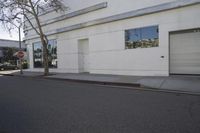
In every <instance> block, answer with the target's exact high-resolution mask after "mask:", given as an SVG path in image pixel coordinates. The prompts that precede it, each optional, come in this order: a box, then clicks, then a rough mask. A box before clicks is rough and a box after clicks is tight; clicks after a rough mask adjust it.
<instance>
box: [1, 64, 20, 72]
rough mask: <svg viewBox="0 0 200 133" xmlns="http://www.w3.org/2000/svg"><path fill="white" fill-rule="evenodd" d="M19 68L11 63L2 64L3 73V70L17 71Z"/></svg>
mask: <svg viewBox="0 0 200 133" xmlns="http://www.w3.org/2000/svg"><path fill="white" fill-rule="evenodd" d="M17 69H18V67H17V65H13V64H10V63H4V64H0V70H1V71H3V70H17Z"/></svg>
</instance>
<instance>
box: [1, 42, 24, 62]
mask: <svg viewBox="0 0 200 133" xmlns="http://www.w3.org/2000/svg"><path fill="white" fill-rule="evenodd" d="M21 47H22V49H25V48H26V46H25V44H24V43H23V42H22V43H21ZM8 48H12V49H14V50H13V51H18V50H19V41H13V40H5V39H0V63H3V62H4V60H3V57H4V56H5V55H4V53H5V52H4V50H7V49H8ZM13 54H14V53H13Z"/></svg>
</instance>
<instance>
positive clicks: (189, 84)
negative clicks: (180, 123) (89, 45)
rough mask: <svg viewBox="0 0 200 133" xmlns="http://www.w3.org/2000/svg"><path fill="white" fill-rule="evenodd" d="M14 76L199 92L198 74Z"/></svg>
mask: <svg viewBox="0 0 200 133" xmlns="http://www.w3.org/2000/svg"><path fill="white" fill-rule="evenodd" d="M12 74H13V75H15V76H24V77H43V78H48V79H57V80H70V81H78V82H87V83H95V84H105V85H118V86H119V85H120V86H129V87H133V86H134V87H144V88H151V89H154V90H162V91H179V92H184V93H193V94H200V76H169V77H145V76H121V75H104V74H88V73H82V74H75V73H51V75H50V76H46V77H44V76H43V73H41V72H30V71H24V74H23V75H20V74H19V72H14V73H12Z"/></svg>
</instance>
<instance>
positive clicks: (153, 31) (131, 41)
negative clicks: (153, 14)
mask: <svg viewBox="0 0 200 133" xmlns="http://www.w3.org/2000/svg"><path fill="white" fill-rule="evenodd" d="M125 44H126V49H134V48H150V47H158V45H159V35H158V26H149V27H144V28H137V29H130V30H126V31H125Z"/></svg>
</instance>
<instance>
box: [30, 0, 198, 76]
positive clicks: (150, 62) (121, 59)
mask: <svg viewBox="0 0 200 133" xmlns="http://www.w3.org/2000/svg"><path fill="white" fill-rule="evenodd" d="M126 1H127V2H128V0H126ZM168 1H170V0H168ZM171 1H172V0H171ZM129 2H130V1H129ZM143 2H144V0H143ZM146 2H147V3H148V2H149V3H148V4H149V5H151V4H152V5H153V4H156V2H157V3H159V2H163V1H158V0H157V1H156V0H146ZM165 2H166V1H165ZM124 3H126V2H124V1H123V2H122V3H121V4H122V5H123V4H124ZM147 3H144V5H145V6H147V5H146V4H147ZM110 4H113V6H114V5H115V7H112V8H116V7H117V5H118V6H119V3H118V4H117V2H114V0H110V3H109V5H110ZM137 4H138V7H140V6H142V5H143V4H142V2H139V1H138V2H136V5H137ZM133 5H134V4H133ZM133 5H132V6H133ZM139 5H140V6H139ZM144 5H143V6H144ZM126 6H127V8H128V9H129V8H131V4H130V5H128V4H127V3H126V4H124V6H122V7H120V8H119V10H125V9H123V8H125V7H126ZM136 7H137V6H135V8H136ZM110 8H111V7H110ZM128 9H127V10H128ZM103 10H104V9H103ZM106 10H111V11H113V10H114V9H106ZM97 12H98V11H97ZM118 12H120V11H118ZM121 12H122V11H121ZM100 14H101V13H100ZM199 14H200V5H193V6H188V7H184V8H179V9H174V10H170V11H164V12H160V13H155V14H151V15H145V16H141V17H135V18H131V19H125V20H120V21H115V22H112V23H106V24H102V25H96V26H92V27H87V28H84V29H79V30H73V31H70V32H65V33H60V34H57V35H52V36H49V39H57V43H58V44H57V46H58V68H57V69H52V70H51V71H56V72H75V73H77V72H78V71H79V70H78V40H79V39H87V38H88V39H89V51H90V73H99V74H119V75H145V76H168V75H169V32H170V31H177V30H183V29H191V28H198V27H200V23H199V22H200V17H197V16H199ZM100 16H101V15H100ZM86 18H87V17H86ZM77 19H81V20H82V21H84V20H85V19H84V20H83V18H77ZM90 19H91V18H90ZM74 20H76V19H74ZM61 23H63V25H64V22H61ZM63 25H60V24H57V27H59V26H61V27H62V26H63ZM66 25H67V24H66ZM151 25H158V26H159V47H155V48H138V49H125V34H124V31H125V30H126V29H133V28H138V27H145V26H151ZM51 28H55V27H51V26H49V29H51ZM45 30H48V28H45ZM38 40H39V39H33V40H29V41H28V44H29V45H28V48H29V51H30V64H31V67H30V68H31V69H32V70H36V71H42V69H33V59H32V57H31V56H32V53H31V51H32V43H33V42H37V41H38ZM161 56H164V58H161Z"/></svg>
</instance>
